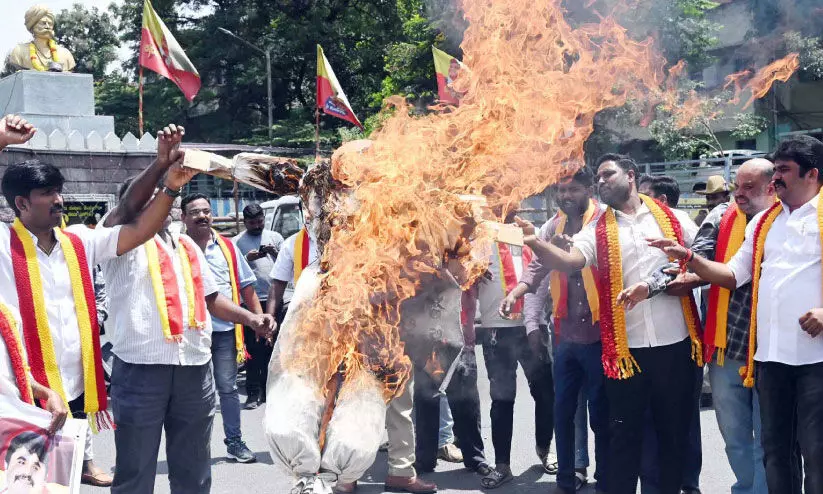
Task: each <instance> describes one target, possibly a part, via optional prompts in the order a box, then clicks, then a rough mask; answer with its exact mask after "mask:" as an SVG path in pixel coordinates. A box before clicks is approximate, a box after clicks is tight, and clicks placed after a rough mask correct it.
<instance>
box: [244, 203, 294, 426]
mask: <svg viewBox="0 0 823 494" xmlns="http://www.w3.org/2000/svg"><path fill="white" fill-rule="evenodd" d="M243 225H244V226H245V227H246V230H245V231H243V232H241V233H240V234H239V235H237V236H236V237H234V238H233V239H232V242H234V245H236V246H237V248H238V249H239V250H240V253H241V254H242V255H243V256H244V257H245V258H246V261H248V262H249V265H250V266H251V269H252V271H253V272H254V277H255V278H257V281H256V282H255V283H254V291H255V292H256V293H257V298H258V299H259V300H260V305H261V306H262V307H263V312H265V311H266V304H267V302H268V299H269V289H270V288H271V282H272V279H271V269H272V267H274V261H275V259H277V253H278V252H279V251H280V248H281V247H282V246H283V237H282V236H281V235H280V234H279V233H277V232H275V231H273V230H269V229H267V228H266V227H265V226H266V215H265V213H264V212H263V208H261V207H260V205H259V204H257V203H252V204H249V205H247V206H246V207H245V208H243ZM278 322H279V321H278ZM244 332H245V335H244V336H245V340H246V348H247V349H248V351H249V355H251V359H249V360H248V361H247V362H246V404H245V406H244V408H245V409H246V410H253V409H255V408H257V407H258V406H260V405H261V404H263V403H265V402H266V378H267V377H268V375H269V371H268V366H269V360H270V359H271V352H272V345H273V342H269V341H266V340H261V339H259V338H257V337H256V336H255V334H254V331H252V329H251V328H248V327H246V328H244Z"/></svg>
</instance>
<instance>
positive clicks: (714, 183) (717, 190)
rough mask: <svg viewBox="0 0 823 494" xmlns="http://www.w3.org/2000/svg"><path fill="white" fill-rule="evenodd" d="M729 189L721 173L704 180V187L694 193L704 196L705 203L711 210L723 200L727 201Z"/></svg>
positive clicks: (729, 196)
mask: <svg viewBox="0 0 823 494" xmlns="http://www.w3.org/2000/svg"><path fill="white" fill-rule="evenodd" d="M731 190H732V189H731V188H730V187H729V185H728V184H727V183H726V179H725V178H723V176H722V175H712V176H711V177H709V178H708V180H706V188H705V189H703V190H698V191H696V192H695V194H699V195H701V196H706V205H707V206H708V207H709V211H711V210H712V209H714V208H716V207H717V206H719V205H721V204H723V203H724V202H729V199H730V198H731Z"/></svg>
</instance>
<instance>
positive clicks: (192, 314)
mask: <svg viewBox="0 0 823 494" xmlns="http://www.w3.org/2000/svg"><path fill="white" fill-rule="evenodd" d="M179 244H180V245H179V246H178V248H177V249H176V251H177V254H178V256H179V258H180V267H181V270H182V275H183V283H184V286H185V290H186V302H187V304H186V305H187V311H186V312H187V313H186V319H185V321H187V322H188V326H189V327H190V328H191V329H195V330H201V329H203V328H205V327H206V317H208V315H207V313H206V297H205V293H204V291H203V275H202V271H201V267H200V261H199V259H198V257H197V251H196V250H195V249H196V248H197V246H195V245H194V244H192V243H191V242H189V241H187V240H185V239H183V238H180V239H179ZM143 247H144V249H145V252H146V258H147V260H148V266H149V275H150V276H151V285H152V289H153V290H154V298H155V302H156V303H157V312H158V314H159V316H160V324H161V326H162V327H163V336H164V337H165V339H166V341H174V342H180V341H182V340H183V329H184V327H185V324H184V319H183V302H182V299H181V298H180V293H179V292H180V290H179V288H178V285H177V275H176V273H175V271H174V259H172V256H170V255H169V254H168V253H167V252H166V250H165V249H164V248H163V245H162V244H161V240H159V239H157V237H155V238H153V239H152V240H149V241H148V242H146V243H145V244H144V246H143Z"/></svg>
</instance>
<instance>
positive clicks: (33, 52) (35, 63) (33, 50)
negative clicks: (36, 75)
mask: <svg viewBox="0 0 823 494" xmlns="http://www.w3.org/2000/svg"><path fill="white" fill-rule="evenodd" d="M49 51H50V52H51V60H52V62H55V63H59V62H60V60H59V59H58V55H57V43H55V42H54V40H53V39H50V40H49ZM29 59H30V60H31V66H32V68H34V70H39V71H40V72H45V71H47V70H48V69H47V68H46V67H45V66H44V65H43V64H42V63H40V57H39V56H37V46H36V45H35V44H34V42H33V41H32V42H31V43H29Z"/></svg>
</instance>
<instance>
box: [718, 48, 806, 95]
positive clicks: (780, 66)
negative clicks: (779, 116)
mask: <svg viewBox="0 0 823 494" xmlns="http://www.w3.org/2000/svg"><path fill="white" fill-rule="evenodd" d="M799 67H800V56H799V55H798V54H797V53H791V54H789V55H786V56H785V57H783V58H781V59H780V60H775V61H774V62H772V63H770V64H769V65H767V66H765V67H763V68H762V69H760V70H758V71H757V73H755V74H754V75H752V71H751V70H744V71H742V72H737V73H734V74H731V75H729V76H727V77H726V84H725V85H724V86H723V87H724V89H725V88H728V87H729V86H732V85H733V86H734V98H733V99H732V101H731V102H732V103H733V104H737V103H739V102H740V94H741V93H742V92H743V91H745V90H749V91H751V96H749V99H748V101H746V104H745V105H743V108H744V109H745V108H748V107H749V106H750V105H751V104H752V103H753V102H754V100H756V99H760V98H762V97H763V96H765V95H766V93H768V92H769V89H771V87H772V84H774V83H775V82H777V81H781V82H786V81H788V80H789V78H790V77H791V76H792V74H794V73H795V72H796V71H797V69H798V68H799ZM747 79H748V80H747ZM743 81H746V82H745V83H744V82H743Z"/></svg>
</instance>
